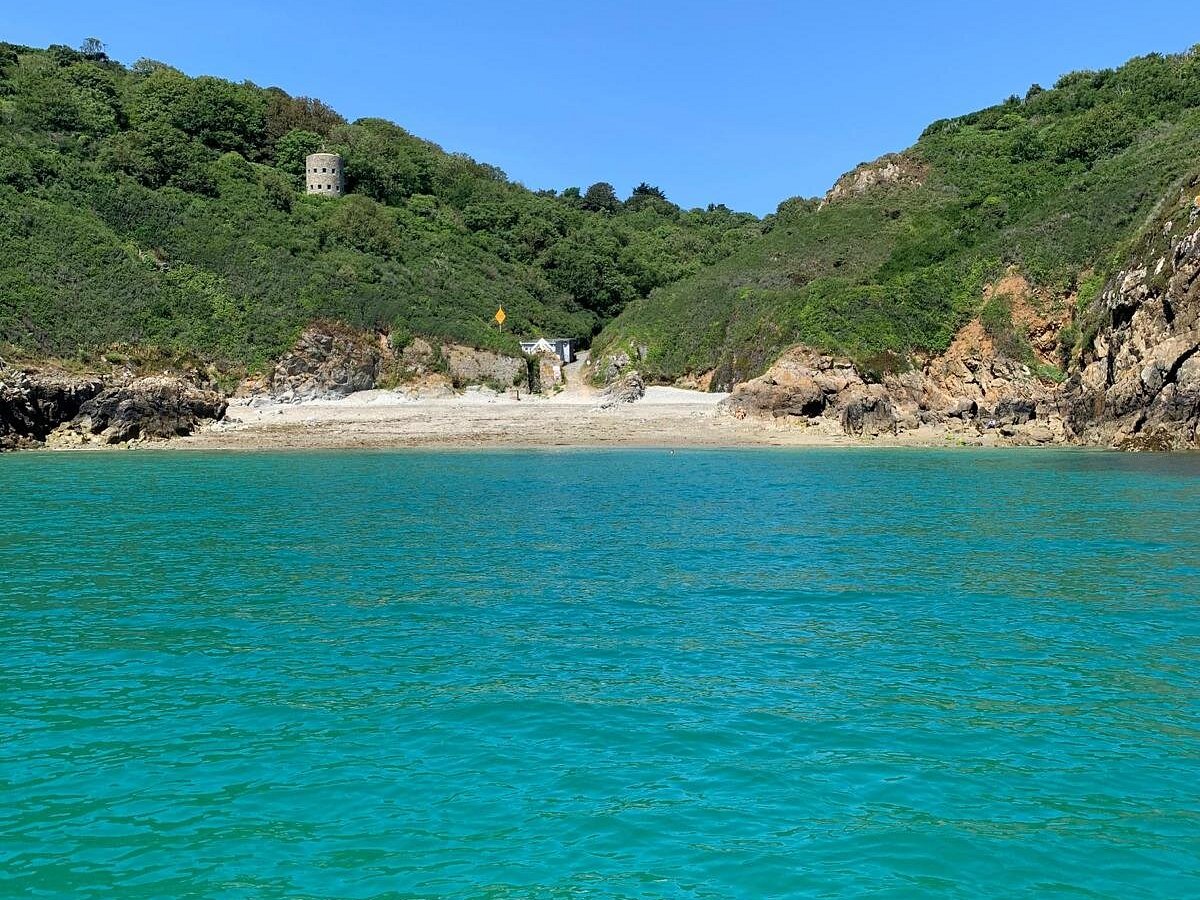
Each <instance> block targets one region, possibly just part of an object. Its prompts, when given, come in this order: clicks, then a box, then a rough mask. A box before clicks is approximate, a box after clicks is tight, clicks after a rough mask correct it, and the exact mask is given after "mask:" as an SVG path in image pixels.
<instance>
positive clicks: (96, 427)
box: [67, 375, 227, 444]
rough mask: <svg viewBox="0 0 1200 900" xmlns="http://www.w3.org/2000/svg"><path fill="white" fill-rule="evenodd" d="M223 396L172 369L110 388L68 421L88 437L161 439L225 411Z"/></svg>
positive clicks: (186, 431)
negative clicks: (164, 373)
mask: <svg viewBox="0 0 1200 900" xmlns="http://www.w3.org/2000/svg"><path fill="white" fill-rule="evenodd" d="M226 406H227V404H226V402H225V399H224V397H222V396H221V394H220V393H218V392H217V391H214V390H209V389H206V388H200V387H196V386H195V385H192V384H188V383H187V382H186V381H184V380H183V379H181V378H177V377H174V376H171V375H152V376H149V377H146V378H137V379H134V380H133V381H131V382H129V383H127V384H117V385H113V386H111V387H108V388H105V389H104V390H102V391H100V393H98V394H97V395H96V396H95V397H93V398H92V399H90V400H88V401H87V402H86V403H84V404H83V406H82V407H80V409H79V415H78V416H77V417H76V418H75V419H74V420H73V421H72V422H71V423H69V425H68V426H67V428H68V430H69V431H72V432H75V433H77V434H79V435H81V436H82V437H83V439H84V441H92V440H99V441H101V442H103V443H105V444H121V443H125V442H126V441H131V440H134V439H136V438H141V439H149V440H162V439H165V438H171V437H182V436H184V435H188V434H191V433H192V432H193V431H195V430H196V428H198V427H199V426H200V425H201V424H202V423H204V422H207V421H213V420H216V419H220V418H221V417H222V416H224V415H225V408H226Z"/></svg>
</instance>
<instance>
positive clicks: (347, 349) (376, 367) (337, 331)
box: [263, 322, 390, 403]
mask: <svg viewBox="0 0 1200 900" xmlns="http://www.w3.org/2000/svg"><path fill="white" fill-rule="evenodd" d="M388 352H390V351H389V350H388V349H387V344H386V341H380V340H379V339H378V338H376V337H374V336H372V335H368V334H366V333H363V332H360V331H354V330H353V329H350V328H346V327H344V326H341V325H337V324H335V323H328V322H322V323H319V324H316V325H312V326H310V327H309V328H307V329H305V331H304V333H303V334H301V335H300V338H299V340H297V341H296V344H295V346H293V347H292V349H291V350H289V351H288V352H287V353H286V354H284V356H283V358H282V359H280V360H279V362H278V363H277V364H276V365H275V368H274V370H273V371H272V372H271V374H270V375H269V376H268V377H267V379H266V382H265V385H264V386H263V388H264V390H265V393H267V394H269V395H270V396H271V397H272V398H273V399H275V400H278V401H281V402H285V403H286V402H293V401H301V400H332V399H337V398H338V397H344V396H346V395H347V394H352V393H354V392H355V391H369V390H371V389H372V388H373V387H375V384H376V382H377V380H378V378H379V375H380V372H381V371H382V368H383V361H384V355H385V353H388Z"/></svg>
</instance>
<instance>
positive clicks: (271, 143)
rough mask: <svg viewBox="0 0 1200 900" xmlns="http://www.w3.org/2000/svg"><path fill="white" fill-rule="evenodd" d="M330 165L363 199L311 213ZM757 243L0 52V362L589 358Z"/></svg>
mask: <svg viewBox="0 0 1200 900" xmlns="http://www.w3.org/2000/svg"><path fill="white" fill-rule="evenodd" d="M321 147H325V148H328V149H330V150H333V151H337V152H340V153H342V154H343V155H344V156H345V158H346V176H347V189H348V191H349V192H350V194H349V196H347V197H345V198H342V199H339V200H327V199H324V198H315V197H306V196H304V194H303V191H302V184H301V178H302V173H303V165H304V163H303V160H304V156H305V154H306V153H308V152H312V151H314V150H316V149H319V148H321ZM759 232H760V226H759V222H758V220H757V219H756V218H754V217H753V216H750V215H746V214H737V213H733V212H731V211H729V210H728V209H726V208H724V207H710V208H709V209H708V210H692V211H684V210H681V209H679V208H678V207H676V206H675V205H674V204H672V203H670V202H668V201H667V200H666V198H665V197H663V196H662V194H661V192H660V191H658V190H657V189H656V188H653V187H651V186H649V185H642V186H640V187H639V188H638V189H635V191H634V192H633V193H632V194H631V195H630V196H629V198H628V199H627V200H625V201H621V200H619V199H618V198H617V197H616V195H615V193H614V192H613V190H612V188H611V187H610V186H609V185H607V184H604V183H602V182H601V183H597V184H596V185H593V186H592V187H591V188H588V189H587V191H586V192H584V191H580V190H579V189H567V190H565V191H563V192H562V193H561V194H556V193H555V192H538V193H534V192H532V191H529V190H527V189H525V188H524V187H522V186H520V185H518V184H514V183H512V182H510V181H509V180H508V179H507V178H506V177H505V176H504V174H503V173H502V172H500V171H499V170H498V169H496V168H494V167H492V166H488V165H485V164H481V163H477V162H475V161H474V160H472V159H470V158H468V157H465V156H462V155H456V154H449V153H446V152H444V151H442V150H441V149H440V148H438V147H437V146H435V145H433V144H431V143H429V142H427V141H423V140H420V139H419V138H417V137H414V136H413V135H411V134H409V133H408V132H406V131H405V130H404V129H402V128H400V127H399V126H397V125H394V124H392V123H390V122H386V121H383V120H380V119H363V120H360V121H357V122H353V123H347V122H346V121H345V120H344V119H343V118H342V117H341V116H340V115H338V114H337V113H336V112H335V111H334V110H332V109H330V108H329V107H328V106H326V105H325V104H323V103H322V102H320V101H319V100H314V99H310V98H303V97H300V98H297V97H291V96H289V95H288V94H286V93H285V92H283V91H281V90H279V89H277V88H267V89H263V88H259V87H257V86H255V85H252V84H249V83H243V84H235V83H231V82H228V81H223V80H221V79H217V78H209V77H200V78H189V77H187V76H185V75H184V74H182V73H181V72H179V71H177V70H175V69H173V68H171V67H170V66H168V65H165V64H163V63H158V62H153V61H148V60H143V61H141V62H139V63H137V64H136V65H134V66H132V67H131V68H126V67H124V66H122V65H120V64H119V63H117V62H115V61H113V60H111V59H109V58H108V57H107V56H106V55H105V53H104V52H103V48H102V46H100V45H99V44H98V43H97V42H94V41H93V42H89V44H88V45H87V46H85V47H84V48H83V49H81V50H72V49H70V48H67V47H61V46H56V47H51V48H49V49H47V50H38V49H33V48H29V47H21V46H15V45H11V44H0V355H9V356H10V357H16V358H37V357H45V356H56V357H61V358H67V359H78V360H80V361H83V362H87V361H89V360H95V359H97V358H99V357H102V356H103V355H104V354H105V353H107V352H108V351H109V350H110V348H112V347H113V345H118V346H120V347H127V346H136V347H143V348H144V347H152V348H155V349H156V350H157V351H158V352H160V353H162V354H164V355H165V356H167V357H170V356H172V355H187V356H193V357H199V358H200V359H201V360H205V361H208V362H211V363H215V364H216V365H217V366H218V367H219V368H221V369H222V370H228V371H233V372H237V371H245V370H261V369H263V368H264V367H266V366H267V365H268V363H269V362H270V361H272V360H274V359H276V358H278V357H279V356H280V354H281V353H282V352H283V351H284V350H285V349H286V348H287V347H289V346H290V345H291V344H292V343H293V342H294V341H295V339H296V338H297V336H298V335H299V334H300V332H301V331H302V329H303V328H304V327H305V326H306V325H307V324H308V323H310V322H312V321H314V320H336V321H339V322H342V323H345V324H347V325H349V326H352V327H354V328H358V329H364V330H377V331H380V332H384V333H387V334H388V335H390V337H391V340H392V342H393V343H394V344H396V345H397V346H403V344H404V343H405V342H407V341H408V339H409V338H410V337H411V336H413V335H425V336H428V337H432V338H440V339H446V340H453V341H457V342H460V343H465V344H471V345H475V346H481V347H492V348H495V349H501V350H508V351H512V352H516V344H515V340H514V337H513V335H514V334H522V333H540V332H553V333H555V334H560V335H563V336H570V337H575V338H578V339H580V340H582V341H584V342H587V341H588V340H590V338H591V337H592V335H593V334H594V333H595V332H596V331H598V330H599V328H600V327H601V326H602V325H603V324H604V323H605V322H607V321H608V320H609V319H610V318H611V317H612V316H613V315H614V314H616V313H617V312H619V311H620V309H622V308H623V307H624V306H625V305H626V304H627V303H628V302H630V301H631V300H634V299H636V298H638V297H641V296H645V295H646V294H648V293H649V292H650V291H651V290H653V289H654V288H656V287H661V286H663V285H666V284H669V283H670V282H672V281H674V280H677V279H679V278H680V277H683V276H685V275H688V274H692V273H695V272H697V271H699V270H700V269H701V268H702V267H703V266H704V265H706V264H711V263H713V262H716V261H718V260H720V259H722V258H723V257H724V256H726V255H728V254H729V253H730V252H731V251H733V250H734V249H736V248H737V247H738V246H740V245H741V244H743V243H746V242H747V241H748V240H750V239H751V238H753V237H755V236H757V235H758V234H759ZM499 304H503V305H504V307H505V309H506V311H507V313H508V317H509V318H508V323H507V325H506V332H507V333H506V334H499V333H498V332H497V331H496V329H495V328H494V326H492V325H491V317H492V314H493V313H494V312H495V310H496V307H497V305H499Z"/></svg>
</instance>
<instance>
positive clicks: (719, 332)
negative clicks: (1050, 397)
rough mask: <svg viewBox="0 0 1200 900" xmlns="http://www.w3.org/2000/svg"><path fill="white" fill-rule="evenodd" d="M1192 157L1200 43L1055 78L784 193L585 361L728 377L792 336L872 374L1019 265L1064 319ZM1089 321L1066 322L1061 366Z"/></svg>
mask: <svg viewBox="0 0 1200 900" xmlns="http://www.w3.org/2000/svg"><path fill="white" fill-rule="evenodd" d="M1198 172H1200V48H1194V49H1193V50H1192V51H1191V52H1189V53H1185V54H1181V55H1174V56H1159V55H1152V56H1147V57H1143V58H1139V59H1135V60H1132V61H1130V62H1129V63H1127V64H1126V65H1124V66H1122V67H1121V68H1119V69H1115V70H1104V71H1099V72H1076V73H1073V74H1070V75H1066V76H1064V77H1063V78H1061V79H1060V80H1059V81H1058V83H1057V84H1055V85H1054V87H1053V88H1052V89H1049V90H1043V89H1042V88H1040V87H1039V86H1037V85H1035V86H1033V87H1032V88H1030V89H1029V90H1028V92H1027V93H1026V94H1025V96H1024V97H1023V98H1022V97H1017V96H1013V97H1010V98H1009V99H1008V100H1006V101H1005V102H1004V103H1002V104H999V105H997V106H993V107H990V108H988V109H984V110H981V111H979V112H976V113H972V114H970V115H965V116H961V117H958V118H953V119H946V120H942V121H939V122H935V123H933V124H932V125H930V126H929V127H928V128H927V129H926V130H925V132H924V133H923V134H922V135H921V137H920V139H919V140H918V141H917V143H916V144H915V145H914V146H913V147H911V148H909V149H908V150H906V151H904V152H903V153H901V154H896V155H892V156H889V157H885V158H883V159H881V160H878V161H876V162H875V163H872V164H865V165H863V166H860V167H859V168H858V169H856V170H855V171H853V172H851V173H849V174H848V175H847V176H845V177H843V178H842V179H841V180H839V182H838V184H837V185H836V186H835V187H834V188H833V189H832V190H831V191H830V192H829V194H828V195H827V197H826V198H825V199H824V200H823V201H820V202H818V201H817V200H805V199H793V200H789V201H786V202H785V203H783V204H781V205H780V207H779V210H778V212H777V213H776V214H775V215H773V216H770V217H768V219H767V220H766V221H765V222H764V230H765V231H766V232H767V233H766V234H764V235H763V236H762V237H761V238H759V239H758V240H755V241H753V242H751V243H749V244H747V245H746V246H744V247H742V248H741V249H739V250H738V251H737V252H735V253H734V254H732V255H731V256H729V257H728V258H726V259H724V260H722V261H720V262H717V263H716V264H714V265H712V266H710V267H708V268H706V269H704V270H703V271H702V272H699V273H697V274H696V275H693V276H691V277H690V278H685V279H683V280H681V281H678V282H676V283H674V284H672V285H669V286H665V287H660V288H658V289H657V290H655V291H653V292H652V293H651V294H650V295H649V296H648V297H647V298H644V299H642V298H640V299H637V300H635V301H633V302H631V303H630V304H629V305H628V306H627V307H626V308H625V310H624V311H623V312H622V313H621V315H620V316H618V317H617V318H616V320H615V321H613V322H612V323H610V324H609V325H608V326H607V327H606V328H605V330H604V331H603V332H602V333H601V335H600V336H599V337H598V338H597V341H596V344H595V349H594V351H593V358H596V359H600V358H602V357H604V356H607V357H608V358H610V359H612V358H616V359H618V360H620V359H622V358H623V357H629V358H630V359H633V360H637V365H638V367H639V368H640V369H641V370H642V372H643V374H646V375H649V376H650V377H652V378H655V379H658V380H663V381H669V380H673V379H676V378H680V377H689V378H691V379H695V380H700V381H702V383H705V384H708V383H711V384H712V385H713V386H714V387H727V386H729V385H732V384H735V383H738V382H741V381H745V380H746V379H748V378H751V377H753V376H755V375H758V374H759V373H761V372H762V371H763V370H764V369H766V367H767V366H768V365H770V364H771V363H772V362H773V361H774V360H775V359H776V358H777V357H779V355H780V354H781V353H782V352H783V351H784V350H785V349H787V348H788V347H790V346H792V345H796V344H804V345H807V346H809V347H812V348H816V349H818V350H825V351H829V352H833V353H837V354H843V355H846V356H848V357H850V358H851V359H853V360H854V361H855V362H856V363H857V364H858V366H859V368H861V369H862V370H863V371H864V372H874V373H876V375H882V374H885V373H887V372H888V371H896V370H903V369H905V368H907V367H909V366H910V365H912V364H913V362H914V360H919V359H920V358H923V357H928V355H930V354H936V353H939V352H941V351H944V350H945V349H946V348H947V347H948V346H949V345H950V343H951V340H952V339H953V338H954V336H955V334H956V332H957V331H958V330H959V328H960V327H961V326H963V325H964V324H965V323H966V322H967V321H968V320H969V319H971V318H972V317H973V316H974V315H976V314H978V313H980V312H981V311H982V310H983V307H984V304H985V287H986V286H987V285H989V284H994V283H995V282H997V281H998V280H999V279H1001V278H1002V277H1004V276H1006V275H1012V274H1014V273H1015V274H1018V275H1020V276H1023V277H1024V278H1025V279H1028V282H1029V283H1030V284H1031V285H1032V289H1033V290H1034V292H1035V293H1036V294H1037V295H1038V296H1039V297H1041V298H1042V299H1043V301H1044V302H1046V303H1049V304H1052V305H1053V304H1058V305H1060V306H1061V307H1062V309H1061V310H1060V311H1059V312H1058V318H1059V319H1060V320H1065V321H1068V322H1069V321H1070V320H1071V319H1072V318H1073V315H1074V312H1075V310H1076V309H1082V308H1084V307H1086V306H1087V305H1088V304H1089V303H1091V301H1093V300H1094V299H1095V298H1096V297H1097V296H1098V295H1099V294H1100V292H1101V290H1102V289H1103V287H1104V285H1105V283H1106V280H1107V278H1108V277H1109V276H1111V275H1112V274H1113V273H1114V272H1115V270H1116V268H1117V267H1118V266H1119V265H1120V264H1121V263H1122V262H1123V261H1124V259H1125V257H1126V255H1127V250H1128V247H1129V245H1130V243H1131V242H1132V240H1133V239H1134V238H1135V236H1137V235H1138V234H1139V233H1140V230H1141V228H1142V227H1143V226H1144V224H1145V223H1146V222H1147V221H1148V220H1149V219H1150V218H1151V217H1152V216H1153V215H1154V214H1155V211H1156V209H1157V207H1158V206H1159V204H1160V203H1161V202H1163V201H1164V199H1167V198H1169V199H1171V200H1174V198H1175V197H1176V196H1177V195H1178V192H1179V189H1180V188H1181V187H1184V186H1186V185H1187V184H1189V183H1190V182H1191V180H1192V178H1193V177H1194V176H1195V175H1196V174H1197V173H1198ZM1091 332H1092V333H1091V334H1089V333H1087V332H1086V330H1080V329H1079V328H1076V327H1074V326H1072V325H1068V327H1065V328H1063V329H1062V332H1061V335H1060V337H1061V343H1062V348H1061V353H1059V354H1058V357H1059V359H1058V360H1057V362H1058V364H1059V365H1061V366H1063V367H1064V368H1065V367H1066V366H1067V364H1068V363H1069V361H1070V360H1071V359H1073V358H1078V357H1079V355H1080V354H1082V353H1085V352H1086V351H1087V350H1088V349H1089V347H1088V346H1085V345H1086V344H1087V342H1088V341H1090V339H1091V336H1092V334H1094V332H1095V328H1092V329H1091ZM1013 339H1014V341H1015V343H1016V345H1017V346H1016V347H1015V355H1017V356H1019V357H1022V356H1023V357H1024V360H1023V361H1025V362H1030V363H1032V362H1034V361H1035V360H1034V358H1033V356H1032V354H1030V353H1028V344H1027V335H1021V334H1015V335H1013ZM1023 341H1025V352H1024V353H1022V352H1021V347H1020V345H1021V343H1022V342H1023ZM1048 374H1050V375H1053V374H1054V373H1053V372H1049V373H1048Z"/></svg>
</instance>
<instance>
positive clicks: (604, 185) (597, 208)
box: [583, 181, 621, 212]
mask: <svg viewBox="0 0 1200 900" xmlns="http://www.w3.org/2000/svg"><path fill="white" fill-rule="evenodd" d="M620 205H621V201H620V200H618V199H617V192H616V190H615V189H614V188H613V186H612V185H611V184H609V183H608V182H607V181H597V182H596V183H595V184H593V185H592V186H591V187H590V188H588V189H587V191H586V192H585V193H584V195H583V208H584V209H587V210H591V211H592V212H616V211H617V209H618V208H619V207H620Z"/></svg>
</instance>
